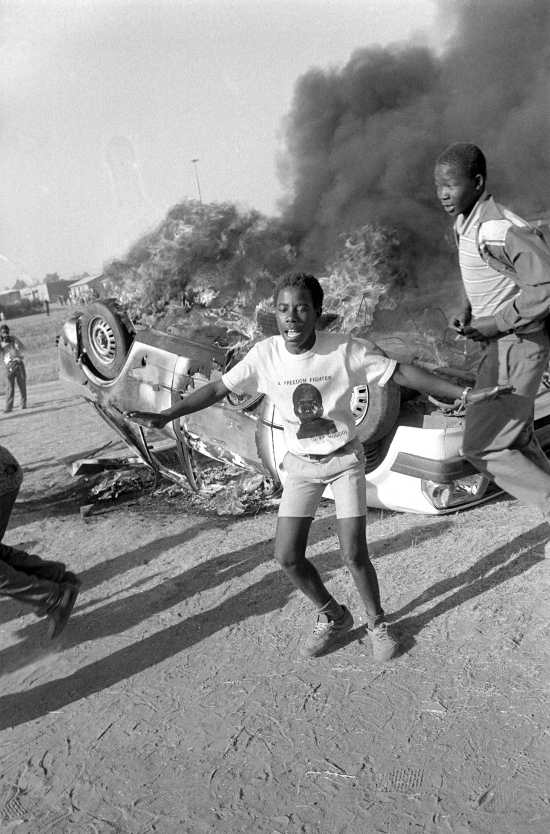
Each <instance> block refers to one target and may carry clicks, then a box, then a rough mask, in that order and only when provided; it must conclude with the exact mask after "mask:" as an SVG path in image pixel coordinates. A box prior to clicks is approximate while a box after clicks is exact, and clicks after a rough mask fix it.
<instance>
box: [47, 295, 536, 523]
mask: <svg viewBox="0 0 550 834" xmlns="http://www.w3.org/2000/svg"><path fill="white" fill-rule="evenodd" d="M237 358H238V357H236V356H235V354H234V352H232V351H226V350H223V349H221V348H220V347H217V346H215V345H209V344H203V343H201V342H199V341H196V340H193V339H188V338H186V337H184V336H180V335H171V334H167V333H163V332H160V331H157V330H154V329H137V330H135V329H134V328H133V326H132V325H131V323H130V322H129V321H128V320H127V319H126V317H125V316H124V314H123V313H122V312H121V311H120V310H119V309H118V308H117V306H116V305H115V304H114V303H113V302H112V301H105V302H97V303H95V304H92V305H89V306H88V307H86V308H84V310H83V311H81V312H80V313H76V314H75V315H73V316H71V317H70V318H69V319H68V320H67V321H66V322H65V324H64V326H63V329H62V332H61V334H60V336H59V338H58V359H59V375H60V379H61V380H62V381H63V383H64V384H65V385H66V386H68V387H69V388H70V389H71V390H72V391H74V392H76V393H77V394H79V395H80V396H82V397H84V399H86V400H87V401H88V402H89V403H90V404H91V405H92V406H93V408H95V410H96V411H97V413H98V415H99V416H100V417H101V418H102V419H103V420H105V421H106V422H107V423H108V424H109V425H110V426H111V427H112V428H113V430H114V431H115V432H117V434H118V435H119V436H121V437H122V438H123V439H124V440H125V442H126V443H127V444H128V446H129V447H130V448H131V449H132V451H133V452H135V453H137V455H138V456H139V457H140V458H141V459H142V460H143V461H144V463H145V464H147V465H148V466H150V467H151V468H152V469H153V470H155V471H156V472H158V473H159V474H160V475H163V476H164V477H166V478H168V479H170V480H172V481H175V482H181V480H182V479H186V480H187V481H188V482H189V483H190V484H191V486H192V487H193V489H196V490H200V487H201V473H200V455H204V456H207V457H210V458H213V459H215V460H218V461H226V462H227V463H230V464H232V465H236V466H239V467H242V468H243V469H244V470H249V471H252V472H258V473H262V474H263V475H264V476H265V478H266V480H268V481H269V482H270V483H271V485H272V487H273V490H274V491H276V490H277V489H278V488H279V487H280V486H281V485H282V484H284V477H285V475H284V470H283V469H282V467H281V463H282V460H283V457H284V455H285V452H286V448H285V445H284V438H283V430H282V426H281V423H280V420H279V418H278V414H277V410H276V408H275V406H274V405H273V403H272V402H271V400H270V399H269V397H267V396H262V395H256V396H248V397H242V398H241V397H238V396H236V395H230V396H229V397H228V398H226V399H225V400H224V401H222V402H221V403H218V404H216V405H214V406H211V407H210V408H208V409H205V410H203V411H200V412H197V413H195V414H191V415H188V416H186V417H183V418H180V419H179V420H175V421H174V422H172V423H169V424H168V425H167V426H166V427H165V428H164V429H163V430H162V431H158V430H147V429H143V428H141V427H140V426H138V425H137V424H136V423H134V422H132V421H131V420H129V419H128V418H127V417H126V416H125V414H124V412H126V411H136V410H140V411H160V410H162V409H165V408H168V407H169V406H171V405H173V404H174V403H175V402H177V401H178V400H179V399H180V398H181V397H182V396H183V395H185V394H186V393H187V392H188V391H190V390H192V389H193V388H197V387H200V386H201V385H204V384H206V383H207V382H208V381H210V380H212V379H215V378H218V377H219V376H220V375H221V374H222V373H223V372H224V370H225V369H227V368H228V367H229V365H230V363H231V362H234V361H236V359H237ZM495 407H498V405H495ZM350 408H351V409H352V412H353V413H354V416H355V419H356V423H357V427H358V432H359V436H360V438H361V441H362V443H363V446H364V449H365V456H366V467H365V481H366V487H367V502H368V504H369V506H371V507H379V508H385V509H388V510H398V511H404V512H414V513H425V514H430V515H434V514H442V513H447V512H451V511H456V510H458V509H461V508H463V507H467V506H472V505H474V504H478V503H480V502H481V501H484V500H487V499H488V498H489V497H490V496H491V495H492V494H494V493H495V491H496V488H495V487H494V485H492V484H490V483H489V482H488V480H487V479H486V478H485V477H484V476H482V475H480V474H479V473H476V472H475V470H474V469H473V468H472V466H471V465H470V464H469V463H468V462H467V461H466V460H465V459H464V458H462V457H461V455H460V448H461V443H462V432H463V417H462V416H460V415H458V414H453V413H449V412H448V411H446V410H444V409H442V408H440V407H438V406H437V405H436V404H435V405H434V404H433V403H431V402H430V401H429V400H428V399H427V398H425V397H422V396H420V395H415V394H414V393H413V392H405V395H403V392H401V391H400V390H399V388H398V387H397V386H396V385H395V384H394V383H390V384H389V385H388V386H386V387H385V388H383V389H381V388H379V387H378V386H373V387H372V390H371V389H369V387H368V386H366V385H365V386H363V387H361V388H360V389H356V390H355V391H354V395H353V397H352V400H351V402H350ZM535 416H536V428H537V434H538V436H539V439H540V441H541V443H542V445H543V447H549V446H550V390H549V388H548V387H547V385H546V384H543V385H541V389H540V392H539V396H538V397H537V401H536V413H535ZM198 453H199V454H198ZM327 497H329V498H330V497H331V495H330V490H328V491H327Z"/></svg>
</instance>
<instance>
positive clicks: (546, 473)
mask: <svg viewBox="0 0 550 834" xmlns="http://www.w3.org/2000/svg"><path fill="white" fill-rule="evenodd" d="M548 353H549V347H548V337H547V336H546V334H545V333H542V334H534V335H533V336H531V337H530V338H527V337H524V338H521V337H504V338H503V339H499V340H496V341H494V342H492V343H490V344H489V345H488V347H487V349H486V351H485V356H484V358H483V360H482V363H481V365H480V369H479V374H478V378H477V381H476V388H480V387H484V386H491V385H496V384H502V385H507V384H509V385H513V386H514V389H515V390H514V391H513V392H512V393H511V394H506V395H505V396H502V397H499V398H498V400H497V401H495V402H483V403H478V404H476V405H470V406H468V409H467V412H466V421H465V428H464V441H463V454H464V456H465V457H466V458H467V459H468V460H469V461H470V462H471V463H472V464H473V465H474V466H475V467H476V469H478V470H479V471H480V472H482V473H483V474H486V475H488V476H489V477H490V478H492V480H494V481H495V483H496V484H497V485H498V486H500V487H501V488H502V489H504V490H505V491H506V492H508V493H510V494H511V495H513V496H515V497H516V498H518V499H520V500H521V501H523V502H525V503H526V504H531V505H535V506H540V507H541V509H543V511H544V512H546V513H547V512H548V510H549V508H550V464H549V462H548V459H547V458H546V456H545V455H544V453H543V451H542V449H541V448H540V445H539V444H538V442H537V440H536V437H535V435H534V431H533V403H534V398H535V395H536V393H537V390H538V388H539V385H540V380H541V377H542V373H543V371H544V370H545V368H546V366H547V363H548Z"/></svg>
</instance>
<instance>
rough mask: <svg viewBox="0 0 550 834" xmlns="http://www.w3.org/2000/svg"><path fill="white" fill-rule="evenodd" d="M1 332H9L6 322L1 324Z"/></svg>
mask: <svg viewBox="0 0 550 834" xmlns="http://www.w3.org/2000/svg"><path fill="white" fill-rule="evenodd" d="M3 332H5V333H9V332H10V329H9V327H8V325H7V324H3V325H2V326H1V327H0V333H3Z"/></svg>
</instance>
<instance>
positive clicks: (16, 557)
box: [2, 544, 78, 582]
mask: <svg viewBox="0 0 550 834" xmlns="http://www.w3.org/2000/svg"><path fill="white" fill-rule="evenodd" d="M2 559H3V560H4V562H6V564H8V565H11V567H12V568H15V569H16V570H18V571H23V573H26V574H29V575H31V576H36V577H38V578H40V579H49V580H50V581H51V582H63V581H66V577H67V569H66V566H65V563H64V562H55V561H53V560H50V559H41V558H40V556H37V555H36V554H34V553H27V552H26V551H25V550H19V549H18V548H16V547H9V546H8V545H6V544H4V545H2ZM72 575H74V574H69V576H72ZM75 579H76V577H75ZM76 581H78V580H76Z"/></svg>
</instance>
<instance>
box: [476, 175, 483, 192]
mask: <svg viewBox="0 0 550 834" xmlns="http://www.w3.org/2000/svg"><path fill="white" fill-rule="evenodd" d="M475 184H476V191H479V193H480V194H481V192H482V191H483V189H484V188H485V177H484V176H483V174H476V175H475Z"/></svg>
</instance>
